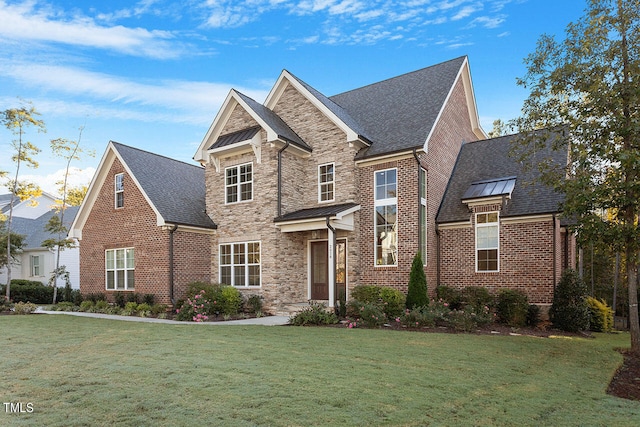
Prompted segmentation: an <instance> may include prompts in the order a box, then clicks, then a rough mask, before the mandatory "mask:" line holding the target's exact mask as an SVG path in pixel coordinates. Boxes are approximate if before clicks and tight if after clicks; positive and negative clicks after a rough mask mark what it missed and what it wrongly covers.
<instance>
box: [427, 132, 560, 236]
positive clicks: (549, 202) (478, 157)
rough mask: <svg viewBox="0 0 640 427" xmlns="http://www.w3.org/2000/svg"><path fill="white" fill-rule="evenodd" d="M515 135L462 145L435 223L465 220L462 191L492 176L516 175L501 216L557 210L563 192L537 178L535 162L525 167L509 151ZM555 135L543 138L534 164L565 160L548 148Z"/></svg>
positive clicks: (466, 217)
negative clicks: (544, 139) (542, 144)
mask: <svg viewBox="0 0 640 427" xmlns="http://www.w3.org/2000/svg"><path fill="white" fill-rule="evenodd" d="M519 137H521V135H509V136H503V137H499V138H494V139H487V140H483V141H476V142H470V143H467V144H465V145H463V146H462V148H461V150H460V154H459V155H458V160H457V162H456V166H455V168H454V170H453V173H452V174H451V178H450V180H449V185H448V187H447V191H446V193H445V195H444V198H443V199H442V204H441V205H440V209H439V211H438V216H437V219H436V222H437V223H440V224H442V223H447V222H457V221H466V220H468V219H469V209H468V207H467V205H465V204H464V203H462V199H463V197H464V194H465V192H466V191H467V190H468V189H469V187H470V186H471V185H472V183H474V182H478V181H482V180H485V181H489V180H495V178H496V177H516V178H515V180H516V181H515V187H514V189H513V191H512V193H511V200H509V201H508V203H507V206H506V208H503V211H502V212H501V213H500V215H501V216H503V217H509V216H522V215H535V214H545V213H556V212H559V209H560V204H561V203H562V201H563V200H564V196H563V195H562V194H560V193H558V192H556V191H554V190H553V189H552V188H550V187H548V186H546V185H544V184H543V183H542V182H541V181H540V173H539V171H538V169H537V168H536V167H535V166H533V167H530V168H525V167H524V166H523V165H522V164H521V163H520V162H519V161H517V160H516V159H515V158H514V157H512V156H510V155H509V153H510V149H511V143H512V141H514V140H515V139H516V138H519ZM557 137H558V136H557V134H552V136H551V137H549V138H548V139H547V141H546V144H545V147H544V148H543V149H541V150H540V151H538V152H537V153H536V155H535V157H534V158H533V159H532V162H533V164H534V165H535V164H537V163H538V162H539V161H541V160H542V159H547V158H551V159H553V162H554V163H555V164H558V165H563V164H566V163H567V153H566V152H564V151H559V150H553V149H552V148H551V144H552V142H553V140H554V138H557Z"/></svg>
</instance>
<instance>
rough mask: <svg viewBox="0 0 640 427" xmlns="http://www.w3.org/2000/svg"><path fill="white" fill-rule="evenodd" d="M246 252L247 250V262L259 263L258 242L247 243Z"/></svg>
mask: <svg viewBox="0 0 640 427" xmlns="http://www.w3.org/2000/svg"><path fill="white" fill-rule="evenodd" d="M247 252H248V260H247V263H249V264H260V243H248V244H247Z"/></svg>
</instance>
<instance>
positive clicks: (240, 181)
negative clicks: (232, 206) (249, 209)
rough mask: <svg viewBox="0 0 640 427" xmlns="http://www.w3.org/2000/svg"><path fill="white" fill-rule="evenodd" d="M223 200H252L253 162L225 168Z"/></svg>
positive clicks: (228, 201) (227, 201)
mask: <svg viewBox="0 0 640 427" xmlns="http://www.w3.org/2000/svg"><path fill="white" fill-rule="evenodd" d="M224 175H225V186H224V187H225V202H226V203H237V202H244V201H249V200H253V164H251V163H246V164H243V165H238V166H231V167H229V168H226V169H225V172H224Z"/></svg>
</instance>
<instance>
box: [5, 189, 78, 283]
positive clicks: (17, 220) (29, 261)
mask: <svg viewBox="0 0 640 427" xmlns="http://www.w3.org/2000/svg"><path fill="white" fill-rule="evenodd" d="M4 199H6V201H7V203H6V206H5V207H3V213H4V214H5V215H8V208H9V206H8V205H9V198H7V197H6V196H5V195H2V196H0V200H4ZM35 202H37V204H35V205H34V204H33V203H32V202H31V201H24V202H19V201H18V202H16V203H15V204H14V207H13V218H12V221H11V231H12V232H13V233H16V234H21V235H23V236H25V240H24V245H23V251H22V252H21V253H20V254H19V255H18V257H17V262H16V263H15V264H14V265H13V267H12V269H11V279H26V280H34V281H39V282H42V283H44V284H48V283H49V279H50V278H51V276H52V274H53V271H54V270H55V268H56V257H57V255H56V253H57V250H49V249H47V248H46V247H43V246H42V242H44V241H45V240H47V239H51V238H54V239H56V238H57V236H55V235H51V234H50V233H49V232H47V231H45V227H46V225H47V223H48V222H49V219H51V217H52V216H54V215H56V211H55V209H53V206H54V205H55V197H53V196H51V195H50V194H47V193H43V194H42V195H41V196H39V197H37V198H36V199H35ZM77 211H78V207H69V208H67V209H66V210H65V213H64V222H65V224H66V226H67V227H69V226H70V225H71V223H72V222H73V219H74V217H75V215H76V213H77ZM79 252H80V251H79V249H78V248H77V247H76V248H68V249H64V250H62V251H61V252H60V265H61V266H62V265H64V266H65V267H66V269H67V271H68V272H69V281H70V283H71V287H72V288H74V289H79V288H80V263H79ZM6 280H7V273H6V268H3V269H1V270H0V282H2V283H5V282H6ZM65 284H66V282H65V281H64V279H61V278H59V279H58V280H57V286H65Z"/></svg>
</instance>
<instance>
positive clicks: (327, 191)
mask: <svg viewBox="0 0 640 427" xmlns="http://www.w3.org/2000/svg"><path fill="white" fill-rule="evenodd" d="M335 182H336V181H335V164H334V163H327V164H325V165H320V166H318V202H333V201H334V200H335Z"/></svg>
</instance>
